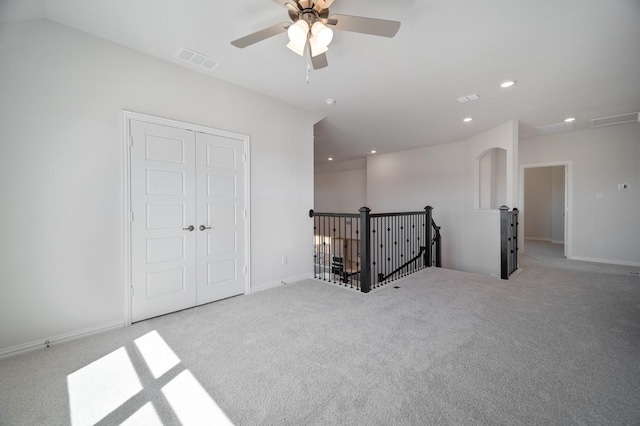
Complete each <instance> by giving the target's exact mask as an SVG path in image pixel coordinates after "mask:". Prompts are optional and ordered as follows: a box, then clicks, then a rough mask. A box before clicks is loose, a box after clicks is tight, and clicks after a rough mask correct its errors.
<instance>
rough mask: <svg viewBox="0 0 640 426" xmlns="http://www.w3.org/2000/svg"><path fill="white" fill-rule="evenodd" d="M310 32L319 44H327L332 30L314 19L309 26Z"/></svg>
mask: <svg viewBox="0 0 640 426" xmlns="http://www.w3.org/2000/svg"><path fill="white" fill-rule="evenodd" d="M311 34H313V36H314V37H315V38H316V42H317V43H318V44H319V45H321V46H328V45H329V43H331V40H333V30H332V29H331V28H329V27H327V26H326V25H324V24H323V23H322V22H320V21H316V22H315V23H314V24H313V26H312V27H311Z"/></svg>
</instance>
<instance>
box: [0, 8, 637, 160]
mask: <svg viewBox="0 0 640 426" xmlns="http://www.w3.org/2000/svg"><path fill="white" fill-rule="evenodd" d="M3 1H4V2H5V3H12V2H13V3H14V4H16V2H17V0H3ZM17 3H19V4H21V6H19V7H18V6H14V7H13V8H11V7H8V6H7V7H3V9H2V10H0V12H2V13H3V14H5V15H7V14H8V15H11V14H13V17H14V18H15V19H27V18H34V17H38V15H42V16H43V17H46V18H47V19H51V20H53V21H57V22H59V23H62V24H65V25H68V26H70V27H74V28H77V29H79V30H82V31H85V32H87V33H90V34H94V35H96V36H99V37H102V38H105V39H107V40H110V41H113V42H115V43H118V44H122V45H124V46H128V47H130V48H132V49H136V50H139V51H141V52H144V53H147V54H150V55H153V56H156V57H159V58H162V59H165V60H167V61H171V62H174V63H176V64H179V65H182V66H185V67H189V68H192V69H194V70H195V71H199V72H204V73H206V74H208V75H210V76H212V77H214V78H219V79H222V80H225V81H228V82H231V83H233V84H236V85H239V86H242V87H245V88H248V89H250V90H254V91H256V92H260V93H263V94H265V95H268V96H271V97H273V98H277V99H280V100H282V101H285V102H287V103H289V104H292V105H295V106H298V107H300V108H304V109H307V110H311V111H314V112H316V113H318V114H320V115H321V116H324V117H325V118H324V119H323V120H322V121H321V122H320V123H318V125H317V126H316V130H315V132H316V161H323V160H326V157H328V156H332V157H334V158H335V159H336V160H346V159H353V158H361V157H364V156H366V155H367V154H368V153H369V151H370V150H372V149H375V150H377V152H379V153H381V152H389V151H397V150H403V149H409V148H413V147H418V146H425V145H432V144H441V143H447V142H452V141H457V140H463V139H466V138H469V137H471V136H473V135H475V134H478V133H480V132H483V131H485V130H487V129H489V128H492V127H495V126H496V125H499V124H501V123H504V122H506V121H508V120H513V119H516V120H519V121H520V136H521V137H528V136H532V135H534V134H537V133H536V130H535V127H537V126H543V125H549V124H555V123H561V122H562V121H563V120H564V119H565V118H567V117H570V116H571V117H576V121H575V126H576V128H577V129H582V128H588V127H589V126H590V122H589V120H590V119H592V118H597V117H603V116H611V115H616V114H623V113H629V112H636V111H640V48H639V45H638V40H640V1H638V0H613V1H611V0H562V1H557V0H538V1H526V2H525V1H513V0H484V1H477V0H450V1H436V0H397V1H390V0H386V1H385V0H335V1H334V3H333V4H332V5H331V7H330V11H331V13H332V14H345V15H361V16H368V17H374V18H381V19H388V20H395V21H400V22H402V26H401V27H400V30H399V32H398V34H397V35H396V36H395V37H394V38H384V37H376V36H370V35H365V34H359V33H353V32H344V31H336V32H335V35H334V39H333V41H332V42H331V45H330V46H329V52H328V53H327V57H328V61H329V66H328V67H326V68H323V69H320V70H309V68H308V60H307V58H306V57H300V56H298V55H296V54H295V53H293V52H291V51H290V50H289V49H287V48H286V44H287V42H288V39H287V34H286V33H282V34H279V35H277V36H274V37H271V38H269V39H267V40H264V41H261V42H259V43H257V44H255V45H252V46H249V47H247V48H244V49H239V48H236V47H234V46H232V45H231V44H230V42H231V41H232V40H235V39H237V38H239V37H242V36H244V35H246V34H249V33H251V32H254V31H257V30H260V29H262V28H265V27H268V26H270V25H273V24H275V23H278V22H290V21H289V18H288V14H287V10H286V9H284V8H283V7H281V5H279V4H278V2H276V1H272V0H234V1H226V2H222V1H211V0H206V1H205V0H182V1H179V2H178V1H173V0H136V1H129V0H113V1H101V0H49V1H46V0H31V1H29V0H27V1H24V0H22V1H19V2H17ZM11 18H12V17H11V16H8V17H7V16H4V17H2V20H7V19H11ZM180 48H187V49H190V50H192V51H195V52H198V53H200V54H203V55H206V56H208V57H211V58H213V59H215V60H216V61H219V62H220V64H219V65H218V66H217V67H215V68H214V69H212V70H207V69H204V68H201V67H198V66H196V65H193V64H190V63H187V62H184V61H182V60H180V59H177V58H176V57H175V55H176V52H177V51H178V50H179V49H180ZM508 79H513V80H516V84H515V85H514V86H512V87H511V88H509V89H502V88H500V87H499V83H501V82H502V81H504V80H508ZM476 93H477V94H478V96H479V99H477V100H474V101H469V102H464V103H460V102H458V101H457V100H456V99H458V98H460V97H463V96H466V95H470V94H476ZM329 98H331V99H335V101H336V102H335V104H333V105H328V104H327V103H326V102H325V101H326V99H329ZM465 117H471V118H473V121H471V122H469V123H464V122H463V121H462V120H463V118H465Z"/></svg>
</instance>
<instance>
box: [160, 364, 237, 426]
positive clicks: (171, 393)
mask: <svg viewBox="0 0 640 426" xmlns="http://www.w3.org/2000/svg"><path fill="white" fill-rule="evenodd" d="M162 393H163V395H164V396H165V398H166V399H167V401H168V402H169V405H171V408H172V409H173V411H174V413H175V414H176V416H177V417H178V419H179V420H180V423H182V424H183V425H184V426H189V425H201V424H211V425H229V426H233V423H232V422H231V420H229V418H228V417H227V416H226V414H225V413H224V411H222V409H221V408H220V407H218V404H216V403H215V401H214V400H213V399H212V398H211V397H210V396H209V394H208V393H207V391H206V390H205V389H204V388H203V387H202V385H201V384H200V383H198V381H197V380H196V378H195V377H193V374H191V372H190V371H189V370H185V371H183V372H182V373H180V374H178V375H177V376H176V377H175V378H174V379H173V380H171V381H170V382H169V383H167V384H166V385H165V386H164V387H163V388H162Z"/></svg>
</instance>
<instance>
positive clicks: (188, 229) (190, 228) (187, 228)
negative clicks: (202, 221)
mask: <svg viewBox="0 0 640 426" xmlns="http://www.w3.org/2000/svg"><path fill="white" fill-rule="evenodd" d="M182 229H183V230H185V231H189V232H191V231H193V230H194V229H196V228H194V226H193V225H189V226H187V227H186V228H182Z"/></svg>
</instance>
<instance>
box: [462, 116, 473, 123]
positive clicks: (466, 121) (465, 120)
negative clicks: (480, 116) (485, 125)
mask: <svg viewBox="0 0 640 426" xmlns="http://www.w3.org/2000/svg"><path fill="white" fill-rule="evenodd" d="M462 121H464V122H465V123H468V122H470V121H473V118H471V117H467V118H465V119H464V120H462Z"/></svg>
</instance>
